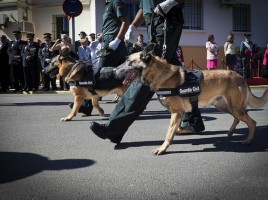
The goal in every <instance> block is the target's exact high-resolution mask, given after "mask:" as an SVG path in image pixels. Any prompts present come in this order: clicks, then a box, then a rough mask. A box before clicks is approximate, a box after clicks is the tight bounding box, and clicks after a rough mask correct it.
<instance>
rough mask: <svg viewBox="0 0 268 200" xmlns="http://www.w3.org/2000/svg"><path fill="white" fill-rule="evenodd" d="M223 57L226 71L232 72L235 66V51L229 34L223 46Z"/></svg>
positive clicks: (231, 36)
mask: <svg viewBox="0 0 268 200" xmlns="http://www.w3.org/2000/svg"><path fill="white" fill-rule="evenodd" d="M224 55H225V58H226V65H227V69H229V70H234V66H235V64H236V51H235V45H234V35H233V34H229V35H228V37H227V40H226V42H225V44H224Z"/></svg>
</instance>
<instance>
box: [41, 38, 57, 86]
mask: <svg viewBox="0 0 268 200" xmlns="http://www.w3.org/2000/svg"><path fill="white" fill-rule="evenodd" d="M44 40H45V42H44V43H42V45H41V47H40V49H39V59H40V62H41V67H42V69H44V68H45V67H47V66H48V65H49V63H50V61H51V59H52V58H53V57H54V56H56V55H57V54H58V51H50V50H49V49H50V48H51V47H52V46H53V45H54V43H53V42H52V40H51V33H44ZM42 76H43V81H44V85H43V88H42V90H44V91H49V90H50V84H51V87H52V90H57V85H56V77H54V78H51V77H50V75H49V74H45V73H43V72H42Z"/></svg>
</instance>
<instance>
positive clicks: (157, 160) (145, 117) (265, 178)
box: [0, 89, 268, 200]
mask: <svg viewBox="0 0 268 200" xmlns="http://www.w3.org/2000/svg"><path fill="white" fill-rule="evenodd" d="M263 91H264V90H263V89H253V92H254V94H256V95H257V96H260V95H261V94H262V92H263ZM112 99H113V95H110V96H107V97H104V98H103V101H101V106H102V107H103V108H104V110H105V112H106V113H107V114H110V113H111V111H112V109H113V108H114V106H115V104H114V103H111V100H112ZM72 100H73V97H72V96H71V95H70V94H32V95H25V94H0V199H1V200H6V199H8V200H9V199H10V200H16V199H38V200H39V199H53V200H54V199H64V200H67V199H90V200H91V199H116V200H117V199H124V200H125V199H139V200H140V199H146V200H148V199H191V200H192V199H198V200H199V199H206V200H208V199H213V200H217V199H228V200H229V199H235V200H240V199H243V200H245V199H247V200H251V199H256V200H262V199H263V200H266V199H268V153H267V151H268V104H266V105H265V107H263V108H260V109H250V108H249V115H250V116H251V117H252V118H254V119H255V120H256V121H257V128H256V134H255V140H254V143H253V144H252V145H251V146H243V145H241V143H240V142H241V140H243V139H244V138H245V137H246V133H247V130H248V129H247V127H246V125H245V124H244V123H240V124H239V125H238V128H237V131H236V133H235V134H234V136H233V137H227V135H226V133H227V130H228V129H229V128H230V126H231V124H232V121H233V119H232V117H231V116H230V115H228V114H224V113H221V112H219V111H217V110H215V109H214V108H206V109H201V111H202V115H203V119H204V121H205V126H206V131H205V132H204V133H203V134H200V135H185V136H175V138H174V142H173V145H171V146H170V148H169V149H168V151H167V153H166V154H164V155H162V156H154V155H152V154H151V151H152V150H153V149H155V148H157V147H158V146H159V145H161V144H162V142H163V140H164V136H165V132H166V130H167V127H168V123H169V117H170V114H169V112H168V111H166V110H165V108H164V107H162V106H161V105H160V103H159V102H158V101H157V100H156V98H153V99H152V101H151V102H150V103H149V104H148V106H147V109H146V110H145V112H144V113H143V114H142V115H141V116H140V117H139V119H138V120H137V121H135V122H134V124H133V125H132V126H131V127H130V129H129V130H128V132H127V133H126V135H125V137H124V138H123V141H122V144H120V145H117V146H115V145H114V144H112V143H110V142H109V141H108V140H101V139H99V138H98V137H96V136H95V135H94V134H93V133H92V132H91V131H90V129H89V121H91V120H95V121H98V122H103V123H104V122H105V121H106V120H107V117H99V116H97V113H96V111H94V112H93V114H94V115H93V116H90V117H82V115H81V114H78V116H77V117H76V118H74V120H73V121H71V122H60V118H61V117H63V116H65V115H67V113H68V112H69V108H68V107H67V105H68V103H69V102H71V101H72Z"/></svg>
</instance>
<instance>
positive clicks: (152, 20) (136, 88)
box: [90, 0, 204, 143]
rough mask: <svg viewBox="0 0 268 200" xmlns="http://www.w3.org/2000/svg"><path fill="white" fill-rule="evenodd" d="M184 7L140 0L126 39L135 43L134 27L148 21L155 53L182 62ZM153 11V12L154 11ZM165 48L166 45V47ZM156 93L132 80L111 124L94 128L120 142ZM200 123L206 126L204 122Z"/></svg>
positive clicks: (93, 125)
mask: <svg viewBox="0 0 268 200" xmlns="http://www.w3.org/2000/svg"><path fill="white" fill-rule="evenodd" d="M183 6H184V1H180V0H177V1H176V0H166V1H163V0H141V1H140V10H139V11H138V13H137V15H136V17H135V19H134V21H133V23H132V25H130V27H129V30H128V32H127V34H126V39H127V40H129V41H130V42H133V39H136V38H135V35H134V34H133V33H134V30H135V29H136V27H137V26H139V25H140V24H142V23H143V22H144V21H145V23H146V26H147V32H148V37H149V38H148V39H149V41H151V42H154V43H156V47H155V50H154V52H155V54H156V55H158V56H162V57H163V58H165V59H166V60H167V62H168V63H171V64H174V65H179V64H180V63H179V61H178V59H177V56H176V50H177V46H178V43H179V40H180V36H181V32H182V26H183V14H182V8H183ZM153 10H154V12H152V11H153ZM165 20H166V24H165ZM164 25H166V26H164ZM165 34H166V36H165ZM163 47H166V49H165V48H163ZM153 95H154V92H153V91H151V89H150V87H149V86H148V85H143V84H141V83H139V82H134V83H132V84H131V85H130V87H129V88H128V90H127V91H126V93H125V94H124V96H123V97H122V99H121V100H120V101H119V103H118V104H117V105H116V107H115V109H114V110H113V112H112V114H111V115H110V117H109V121H108V123H106V124H98V123H96V122H91V124H90V128H91V130H92V131H93V132H94V133H95V134H96V135H97V136H98V137H100V138H102V139H109V140H110V141H111V142H113V143H120V141H121V140H122V138H123V136H124V134H125V132H126V131H127V130H128V127H129V126H130V125H131V124H132V123H133V122H134V121H135V120H136V119H137V118H138V116H139V115H140V114H141V113H142V112H143V111H144V109H145V108H146V105H147V104H148V103H149V101H150V100H151V98H152V96H153ZM197 110H198V108H197ZM196 115H197V116H198V118H199V119H200V118H201V115H200V112H199V110H198V111H197V114H196ZM201 122H202V119H201ZM201 124H202V125H203V122H202V123H201ZM202 125H201V126H200V127H195V128H196V129H200V130H197V131H203V130H204V125H203V126H202Z"/></svg>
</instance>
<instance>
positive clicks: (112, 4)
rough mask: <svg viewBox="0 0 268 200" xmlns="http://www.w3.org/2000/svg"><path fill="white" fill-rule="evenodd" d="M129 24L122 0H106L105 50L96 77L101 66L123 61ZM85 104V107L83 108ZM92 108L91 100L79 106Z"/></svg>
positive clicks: (104, 16) (116, 64)
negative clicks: (125, 37)
mask: <svg viewBox="0 0 268 200" xmlns="http://www.w3.org/2000/svg"><path fill="white" fill-rule="evenodd" d="M129 24H130V22H129V19H128V17H127V14H126V8H125V3H124V1H123V0H106V4H105V12H104V14H103V26H102V35H103V42H104V48H105V49H106V50H107V52H106V53H104V54H103V56H101V57H100V59H99V64H98V72H97V73H96V75H95V76H96V78H98V76H99V73H100V70H101V68H103V67H117V66H119V65H120V64H122V63H123V62H125V60H126V57H127V49H126V46H125V43H124V36H125V33H126V32H127V30H128V27H129ZM85 101H88V100H85ZM85 105H86V106H87V108H84V106H85ZM70 107H72V106H70ZM92 108H93V106H92V102H91V101H89V103H88V104H85V103H83V104H82V106H81V107H80V109H81V110H82V111H83V110H86V109H88V110H90V109H91V110H92ZM80 109H79V110H80ZM78 112H79V111H78ZM90 114H91V112H90V113H89V112H87V115H90Z"/></svg>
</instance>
